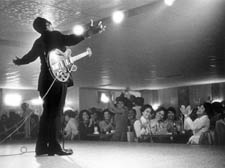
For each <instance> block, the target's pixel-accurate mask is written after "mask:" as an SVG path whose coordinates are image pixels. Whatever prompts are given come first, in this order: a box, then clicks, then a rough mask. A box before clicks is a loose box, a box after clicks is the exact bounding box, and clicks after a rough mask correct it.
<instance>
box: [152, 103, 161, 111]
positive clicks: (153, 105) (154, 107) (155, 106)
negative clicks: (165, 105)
mask: <svg viewBox="0 0 225 168" xmlns="http://www.w3.org/2000/svg"><path fill="white" fill-rule="evenodd" d="M159 106H160V104H158V103H155V104H152V108H153V110H157V109H158V108H159Z"/></svg>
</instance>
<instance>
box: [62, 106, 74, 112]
mask: <svg viewBox="0 0 225 168" xmlns="http://www.w3.org/2000/svg"><path fill="white" fill-rule="evenodd" d="M67 110H73V111H74V109H73V108H72V107H69V106H65V107H64V108H63V112H65V111H67Z"/></svg>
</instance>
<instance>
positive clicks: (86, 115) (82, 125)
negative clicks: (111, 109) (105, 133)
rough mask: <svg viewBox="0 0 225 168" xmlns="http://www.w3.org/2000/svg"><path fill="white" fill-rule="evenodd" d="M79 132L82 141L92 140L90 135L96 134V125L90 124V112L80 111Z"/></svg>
mask: <svg viewBox="0 0 225 168" xmlns="http://www.w3.org/2000/svg"><path fill="white" fill-rule="evenodd" d="M78 130H79V135H80V139H81V140H91V139H90V136H88V135H89V134H93V133H94V124H93V123H92V122H90V112H89V111H88V110H81V111H80V114H79V129H78Z"/></svg>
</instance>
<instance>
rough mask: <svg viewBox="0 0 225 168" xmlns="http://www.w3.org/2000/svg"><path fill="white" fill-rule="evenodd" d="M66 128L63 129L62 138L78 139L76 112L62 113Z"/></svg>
mask: <svg viewBox="0 0 225 168" xmlns="http://www.w3.org/2000/svg"><path fill="white" fill-rule="evenodd" d="M64 115H65V121H66V126H65V128H64V137H65V138H66V139H69V140H74V139H76V138H78V135H79V131H78V121H77V120H76V115H77V112H74V111H73V110H67V111H65V113H64Z"/></svg>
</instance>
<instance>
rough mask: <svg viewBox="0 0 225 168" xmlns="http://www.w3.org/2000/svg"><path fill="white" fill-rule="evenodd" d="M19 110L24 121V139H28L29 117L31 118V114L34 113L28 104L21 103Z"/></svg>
mask: <svg viewBox="0 0 225 168" xmlns="http://www.w3.org/2000/svg"><path fill="white" fill-rule="evenodd" d="M21 109H22V117H23V119H25V120H26V122H25V124H24V131H25V138H26V139H29V138H30V133H31V129H30V116H31V114H32V113H34V111H33V110H32V109H31V108H30V107H29V104H28V103H22V104H21Z"/></svg>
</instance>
